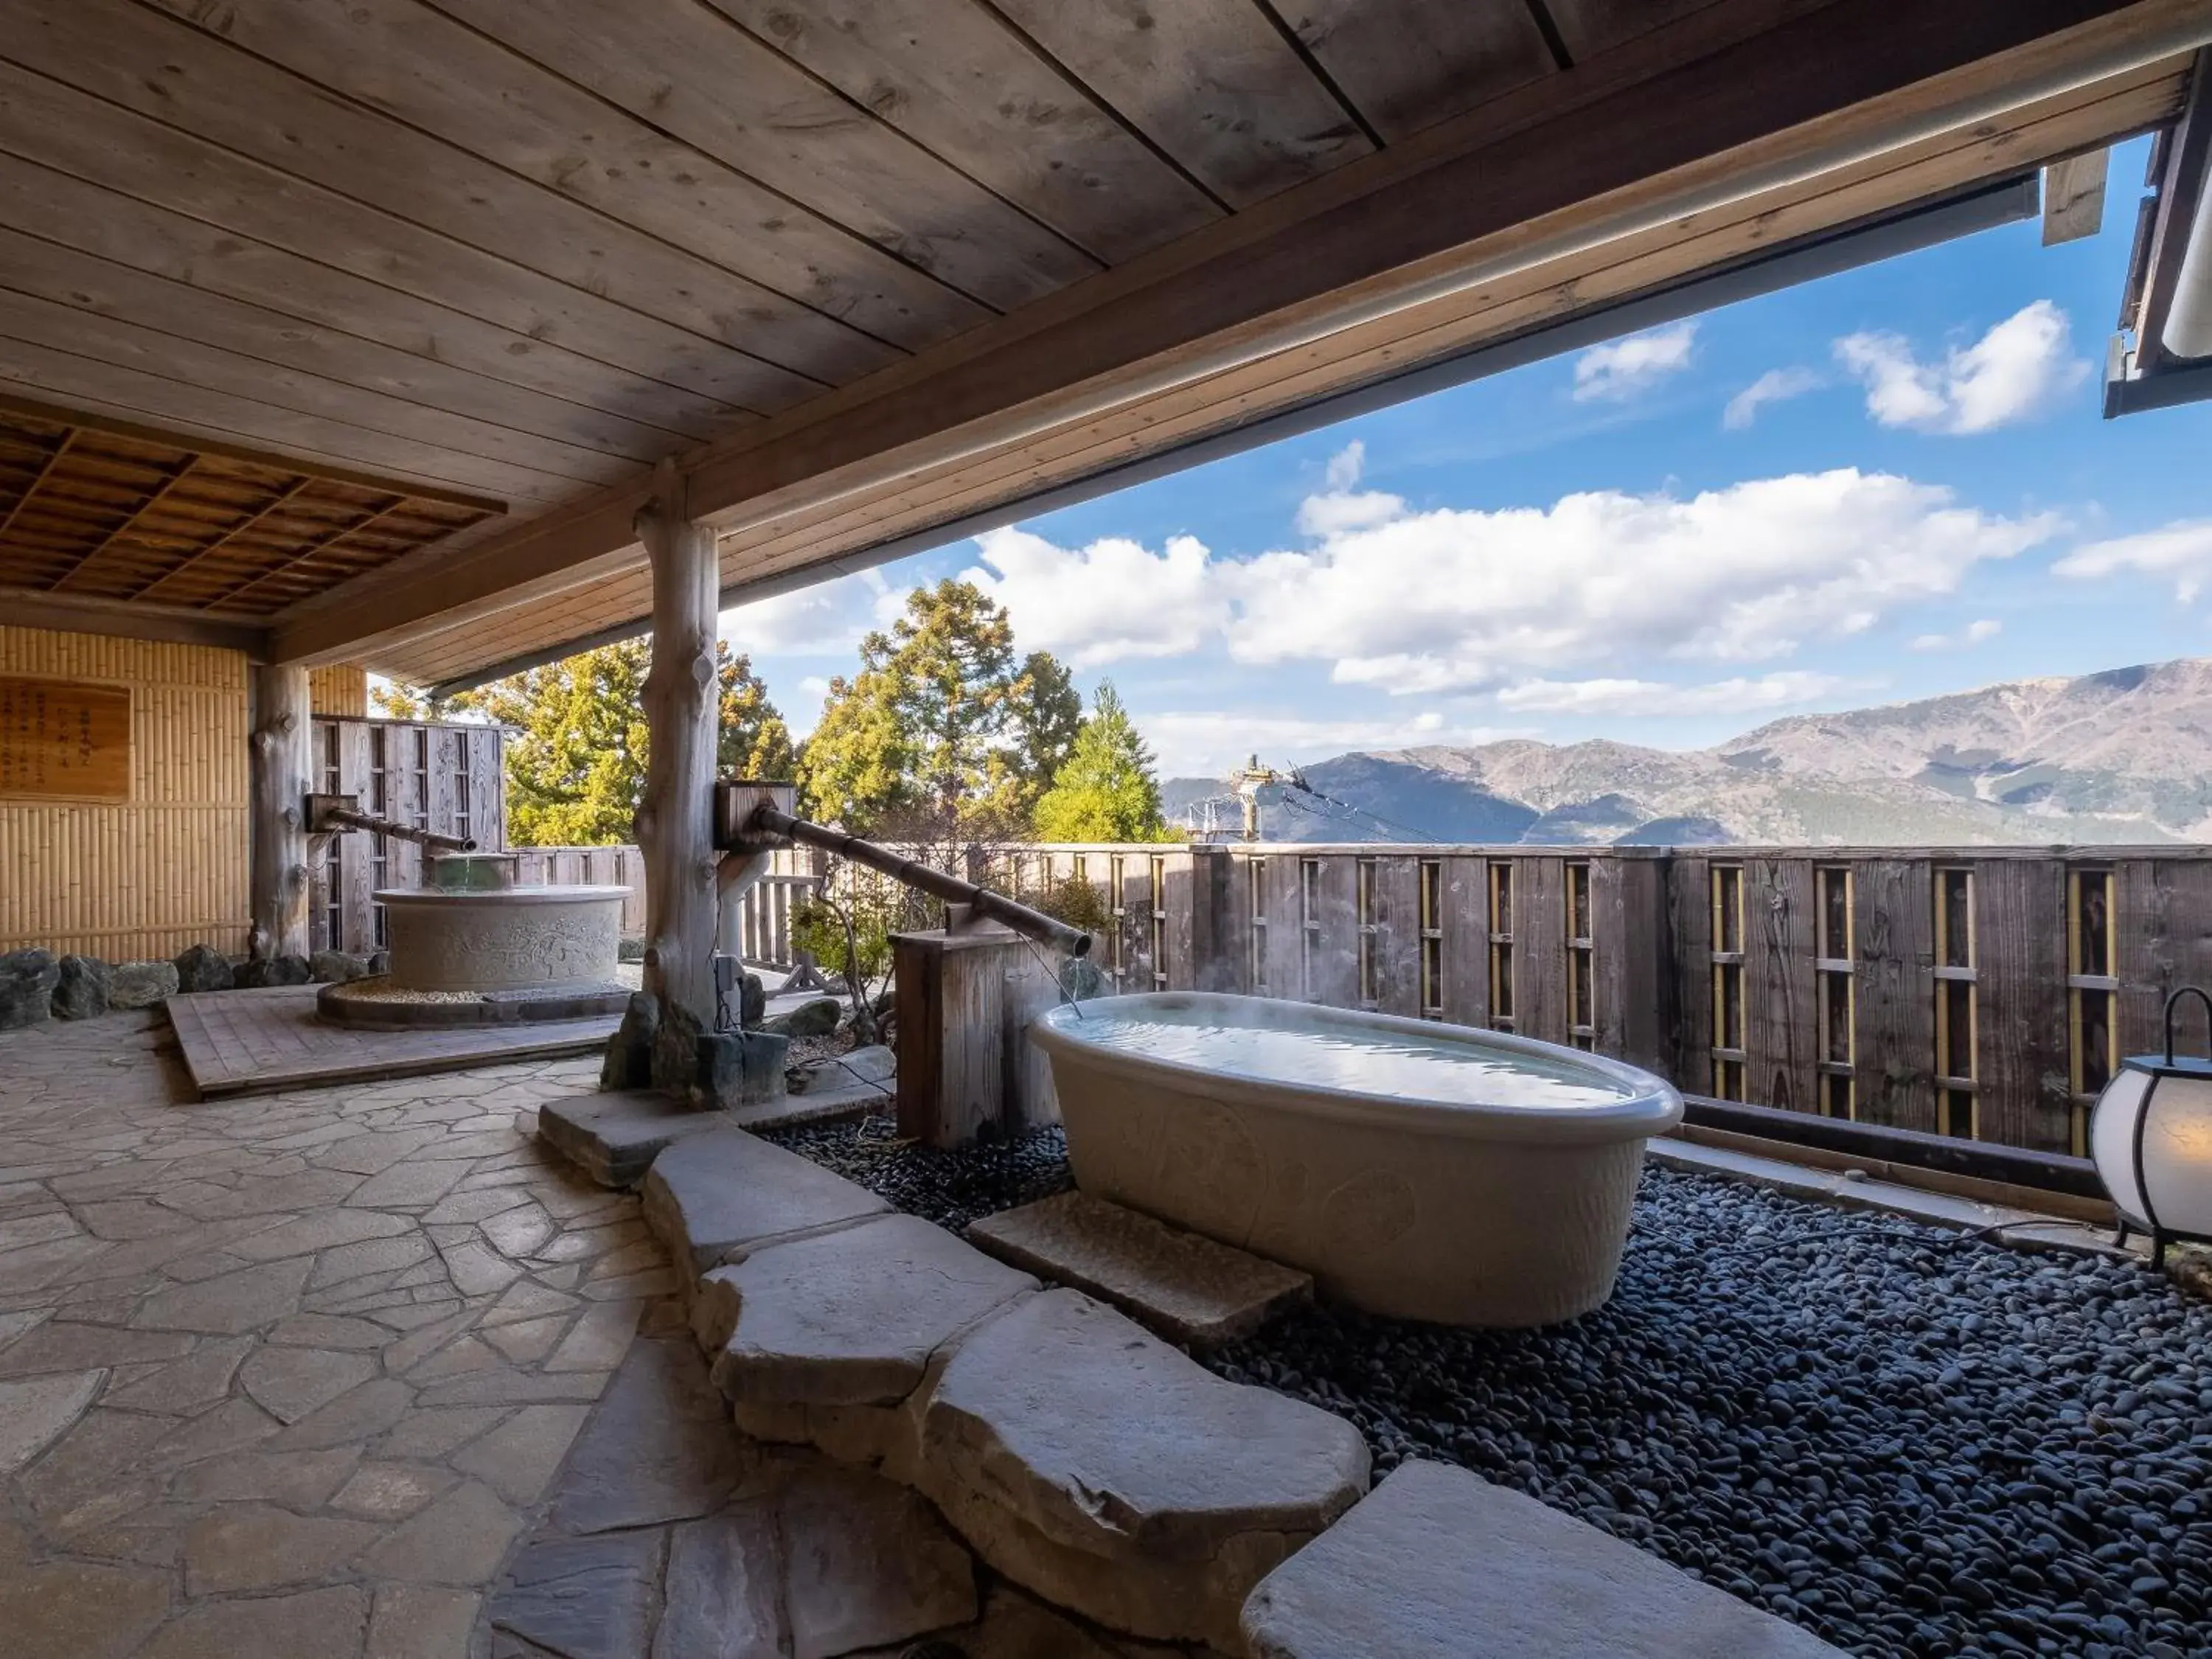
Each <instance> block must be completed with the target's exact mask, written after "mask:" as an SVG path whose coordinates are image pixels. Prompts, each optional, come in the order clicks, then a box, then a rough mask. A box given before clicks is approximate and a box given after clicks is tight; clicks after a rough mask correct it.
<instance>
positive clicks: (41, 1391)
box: [0, 1015, 673, 1659]
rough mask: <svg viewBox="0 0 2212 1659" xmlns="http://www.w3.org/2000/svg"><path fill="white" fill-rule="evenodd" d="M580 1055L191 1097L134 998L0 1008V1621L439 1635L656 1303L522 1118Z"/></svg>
mask: <svg viewBox="0 0 2212 1659" xmlns="http://www.w3.org/2000/svg"><path fill="white" fill-rule="evenodd" d="M595 1069H596V1061H593V1060H551V1061H541V1062H537V1063H529V1064H518V1065H508V1066H495V1067H489V1068H485V1069H482V1070H478V1071H474V1072H470V1073H458V1074H450V1075H447V1076H444V1077H430V1078H410V1079H403V1080H399V1081H395V1082H390V1083H382V1084H370V1085H344V1086H341V1087H335V1088H327V1089H318V1090H303V1091H294V1092H290V1093H285V1094H276V1095H264V1096H256V1097H249V1098H245V1099H237V1100H228V1101H220V1102H210V1103H191V1102H190V1101H189V1100H188V1098H187V1096H188V1093H189V1091H188V1090H187V1089H186V1087H185V1084H184V1079H183V1074H182V1070H181V1067H180V1066H179V1064H178V1062H177V1060H175V1058H174V1054H173V1038H172V1037H171V1036H170V1035H169V1033H168V1030H167V1025H166V1024H165V1023H164V1022H163V1021H162V1020H161V1017H160V1016H159V1015H146V1016H140V1015H116V1016H111V1017H108V1018H103V1019H99V1020H94V1021H89V1022H86V1023H84V1024H55V1025H49V1026H45V1027H41V1028H37V1029H34V1030H28V1031H21V1032H13V1033H9V1034H6V1035H4V1036H0V1482H4V1486H5V1498H4V1505H0V1632H6V1633H7V1635H6V1639H5V1641H4V1642H0V1646H5V1647H6V1649H7V1650H9V1651H10V1652H16V1653H22V1654H27V1655H29V1654H36V1655H39V1656H41V1659H126V1656H137V1659H261V1656H268V1659H280V1656H281V1659H461V1656H464V1655H465V1654H466V1652H467V1651H468V1649H469V1643H470V1637H471V1630H472V1629H473V1628H474V1627H475V1626H476V1625H477V1613H478V1605H479V1601H480V1599H481V1595H482V1592H483V1589H484V1587H485V1586H486V1585H487V1584H489V1583H490V1582H491V1581H492V1580H493V1579H494V1577H495V1575H496V1574H497V1572H498V1571H499V1569H500V1566H501V1561H502V1560H503V1559H505V1557H506V1556H507V1553H508V1550H509V1547H510V1546H511V1545H512V1544H513V1542H514V1541H516V1540H517V1539H518V1538H519V1537H520V1536H522V1535H523V1534H526V1532H527V1531H528V1530H529V1529H530V1528H532V1525H533V1523H534V1517H535V1515H536V1513H537V1511H538V1509H539V1508H540V1507H541V1506H542V1504H544V1501H545V1499H546V1498H547V1496H548V1493H547V1487H548V1485H549V1483H550V1481H551V1480H552V1478H553V1476H554V1474H555V1473H556V1470H557V1469H558V1468H559V1466H560V1464H561V1462H562V1457H563V1455H564V1454H565V1453H566V1452H567V1450H568V1447H569V1444H570V1443H571V1441H572V1440H573V1439H574V1437H575V1436H576V1434H577V1432H578V1431H579V1429H580V1427H581V1426H582V1425H583V1423H584V1420H585V1419H586V1415H587V1414H588V1413H589V1411H590V1407H591V1406H592V1402H593V1401H596V1400H597V1399H598V1398H599V1395H601V1393H602V1392H603V1391H604V1390H605V1388H606V1386H607V1382H608V1378H609V1377H610V1376H611V1374H612V1373H613V1371H614V1370H615V1368H616V1367H617V1364H619V1363H620V1362H621V1360H622V1358H623V1355H624V1353H625V1352H626V1351H627V1350H628V1349H629V1346H630V1343H631V1340H632V1338H633V1335H634V1334H635V1332H636V1330H637V1328H638V1327H639V1324H640V1322H641V1317H642V1318H644V1319H645V1320H646V1322H647V1324H648V1327H650V1326H651V1325H652V1324H653V1323H654V1322H662V1323H665V1322H666V1320H667V1318H668V1314H669V1310H670V1308H671V1305H672V1304H667V1303H665V1302H659V1301H658V1299H659V1298H662V1297H667V1296H668V1295H669V1293H670V1292H671V1290H672V1289H673V1285H672V1282H671V1279H670V1276H669V1273H668V1270H667V1268H666V1267H665V1263H664V1261H663V1258H662V1256H661V1254H660V1252H659V1247H658V1246H657V1245H655V1244H654V1243H653V1241H652V1240H651V1239H650V1238H648V1237H647V1235H646V1231H645V1229H644V1226H643V1225H642V1224H641V1221H640V1220H639V1219H638V1216H637V1206H636V1202H635V1200H634V1199H632V1198H630V1197H628V1196H626V1195H621V1194H607V1193H603V1192H601V1191H599V1190H598V1189H597V1188H592V1187H589V1186H587V1185H585V1184H583V1183H582V1182H580V1181H578V1180H577V1179H575V1178H574V1177H573V1176H570V1175H569V1174H568V1172H567V1171H566V1170H565V1168H563V1167H562V1166H560V1165H558V1164H556V1163H555V1162H554V1161H553V1160H552V1159H551V1158H550V1157H549V1156H548V1155H547V1154H545V1153H544V1152H541V1151H540V1150H539V1149H538V1145H537V1143H536V1141H535V1139H533V1138H527V1137H526V1136H525V1135H524V1134H523V1133H520V1131H519V1130H518V1128H517V1127H516V1123H515V1119H516V1115H517V1114H518V1113H519V1112H525V1111H528V1110H531V1109H534V1108H535V1107H536V1106H537V1104H538V1102H539V1101H540V1100H542V1099H544V1098H545V1097H549V1096H552V1095H556V1094H565V1093H574V1092H578V1091H581V1090H586V1089H588V1088H590V1087H591V1086H592V1079H593V1076H594V1074H595Z"/></svg>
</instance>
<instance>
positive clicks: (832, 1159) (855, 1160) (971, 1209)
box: [764, 1115, 1075, 1233]
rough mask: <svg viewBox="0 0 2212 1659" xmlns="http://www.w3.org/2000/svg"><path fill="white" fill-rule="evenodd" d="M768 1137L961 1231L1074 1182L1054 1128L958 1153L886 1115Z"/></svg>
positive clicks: (915, 1212)
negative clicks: (901, 1133)
mask: <svg viewBox="0 0 2212 1659" xmlns="http://www.w3.org/2000/svg"><path fill="white" fill-rule="evenodd" d="M764 1138H765V1139H769V1140H773V1141H775V1143H776V1144H777V1145H778V1146H787V1147H789V1148H790V1149H791V1150H792V1151H793V1152H799V1153H801V1154H803V1155H804V1156H805V1157H807V1158H812V1159H813V1160H814V1161H815V1162H816V1163H817V1164H823V1165H824V1166H825V1167H827V1168H829V1169H832V1170H836V1172H837V1173H838V1174H839V1175H841V1176H844V1177H845V1178H846V1179H847V1180H848V1181H857V1182H860V1185H861V1186H863V1187H866V1188H867V1189H868V1190H869V1191H870V1192H872V1193H875V1194H878V1195H879V1196H881V1197H883V1198H884V1199H886V1200H889V1201H890V1202H891V1203H892V1204H895V1205H896V1206H898V1207H899V1208H900V1209H902V1210H904V1211H905V1212H907V1213H908V1215H918V1216H921V1217H922V1218H924V1219H926V1220H929V1221H934V1222H935V1223H936V1224H937V1225H939V1226H940V1227H949V1228H951V1230H952V1231H954V1232H956V1233H957V1232H958V1231H960V1230H961V1229H962V1228H963V1227H965V1226H966V1225H968V1224H969V1222H971V1221H973V1220H975V1218H977V1217H978V1216H987V1215H990V1214H993V1213H994V1212H997V1211H1000V1210H1011V1209H1012V1208H1013V1207H1014V1206H1016V1205H1018V1204H1029V1203H1033V1202H1035V1201H1036V1200H1038V1199H1040V1198H1049V1197H1051V1196H1052V1194H1054V1193H1057V1192H1064V1191H1066V1189H1067V1188H1070V1187H1072V1186H1073V1185H1074V1184H1075V1182H1074V1180H1073V1177H1072V1176H1069V1174H1068V1172H1067V1138H1066V1136H1065V1135H1064V1134H1062V1133H1060V1128H1059V1127H1058V1126H1057V1125H1055V1126H1054V1127H1050V1128H1046V1129H1031V1130H1030V1131H1028V1132H1027V1133H1024V1134H1020V1135H1017V1136H1015V1137H1013V1138H1012V1139H1008V1140H998V1141H988V1142H984V1143H981V1144H979V1145H977V1146H969V1147H966V1148H964V1149H963V1150H962V1151H959V1152H940V1151H939V1150H938V1149H937V1148H935V1147H933V1146H918V1145H915V1144H912V1143H909V1142H907V1141H902V1140H901V1139H899V1138H898V1125H897V1123H896V1121H895V1120H893V1119H892V1118H890V1117H889V1116H886V1115H876V1116H872V1117H865V1118H862V1119H860V1121H858V1122H857V1123H854V1122H849V1121H848V1122H841V1123H819V1124H805V1125H802V1126H800V1127H797V1128H793V1129H779V1130H775V1131H773V1132H771V1133H769V1134H767V1135H766V1136H765V1137H764Z"/></svg>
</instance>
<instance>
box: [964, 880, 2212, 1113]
mask: <svg viewBox="0 0 2212 1659" xmlns="http://www.w3.org/2000/svg"><path fill="white" fill-rule="evenodd" d="M990 864H991V866H992V867H991V869H990V871H989V874H990V875H991V877H992V878H994V879H995V881H996V882H997V883H998V884H1001V885H1004V886H1006V887H1007V888H1008V889H1010V890H1013V891H1016V892H1022V891H1024V890H1027V891H1029V892H1031V893H1035V892H1036V891H1038V890H1042V888H1044V887H1046V886H1047V885H1048V884H1049V883H1051V882H1053V881H1054V880H1058V881H1066V880H1068V879H1071V878H1079V879H1081V880H1084V881H1086V882H1088V883H1089V884H1091V885H1092V886H1094V887H1095V888H1096V889H1097V890H1098V895H1099V898H1100V900H1101V901H1102V902H1103V904H1104V906H1105V908H1106V909H1107V911H1108V914H1109V918H1110V921H1109V928H1108V930H1107V937H1106V938H1105V939H1104V940H1103V948H1102V949H1101V951H1099V953H1098V958H1099V962H1100V965H1101V967H1102V968H1103V969H1105V970H1106V971H1107V973H1108V974H1109V976H1110V978H1111V979H1112V981H1114V983H1115V986H1116V987H1118V988H1120V989H1123V990H1140V989H1147V988H1153V987H1169V988H1178V989H1179V988H1189V987H1195V988H1200V989H1219V990H1228V991H1237V992H1245V993H1250V994H1267V995H1271V996H1280V997H1289V998H1295V999H1300V1000H1308V1001H1313V1002H1321V1003H1327V1004H1330V1005H1333V1006H1341V1007H1364V1008H1375V1009H1380V1010H1383V1011H1384V1012H1393V1013H1400V1014H1407V1015H1413V1016H1416V1017H1420V1018H1431V1019H1446V1020H1451V1021H1454V1022H1455V1023H1458V1024H1468V1025H1476V1026H1486V1027H1489V1028H1492V1029H1496V1030H1514V1031H1519V1032H1522V1033H1523V1034H1525V1035H1527V1036H1534V1037H1541V1038H1543V1039H1545V1040H1547V1041H1548V1042H1559V1043H1566V1044H1571V1045H1573V1046H1576V1047H1579V1048H1589V1049H1592V1050H1595V1052H1597V1053H1600V1054H1613V1055H1616V1056H1618V1057H1620V1058H1622V1059H1626V1060H1631V1061H1633V1062H1635V1063H1637V1064H1638V1065H1642V1066H1648V1067H1650V1069H1652V1070H1655V1071H1657V1072H1659V1073H1662V1075H1665V1076H1667V1077H1668V1078H1670V1079H1673V1080H1674V1082H1675V1083H1676V1085H1678V1086H1680V1088H1682V1089H1683V1090H1684V1091H1686V1092H1689V1093H1693V1094H1700V1095H1710V1096H1714V1097H1720V1098H1723V1099H1729V1100H1740V1101H1747V1102H1750V1103H1755V1104H1760V1105H1767V1106H1775V1107H1780V1108H1784V1109H1789V1110H1793V1111H1802V1112H1814V1113H1820V1114H1822V1115H1829V1116H1834V1117H1844V1118H1850V1119H1854V1120H1857V1121H1864V1122H1870V1123H1878V1124H1883V1125H1887V1126H1890V1127H1898V1128H1906V1129H1916V1130H1922V1131H1929V1132H1934V1133H1945V1134H1952V1135H1957V1136H1962V1137H1972V1138H1975V1139H1984V1140H1989V1141H1993V1142H1997V1143H2001V1144H2002V1145H2006V1146H2019V1147H2025V1148H2027V1149H2030V1150H2033V1151H2037V1152H2081V1150H2082V1148H2083V1137H2084V1134H2085V1132H2086V1127H2087V1112H2088V1108H2089V1106H2090V1105H2091V1104H2092V1103H2093V1102H2094V1100H2095V1098H2096V1096H2097V1093H2098V1091H2100V1089H2101V1088H2102V1087H2103V1085H2104V1082H2105V1079H2106V1077H2108V1076H2109V1075H2110V1073H2111V1072H2112V1068H2113V1067H2114V1066H2117V1065H2118V1062H2119V1058H2120V1056H2121V1055H2123V1054H2137V1053H2142V1052H2146V1051H2148V1050H2149V1049H2151V1048H2155V1047H2156V1046H2157V1045H2158V1042H2159V1016H2160V1006H2161V1004H2162V1002H2163V1000H2164V998H2165V996H2166V993H2167V992H2169V991H2170V990H2172V988H2173V987H2176V986H2178V985H2183V984H2193V983H2212V855H2208V854H2206V853H2205V852H2202V851H2197V850H2191V849H2173V848H2106V847H2098V848H2087V847H2085V848H1832V849H1830V848H1694V849H1681V850H1673V851H1669V850H1665V849H1657V848H1526V847H1510V848H1508V847H1498V848H1492V847H1459V846H1451V847H1445V846H1438V847H1405V846H1394V847H1389V848H1381V847H1376V846H1371V845H1370V846H1312V845H1277V844H1266V843H1261V844H1253V845H1241V844H1240V845H1235V846H1200V847H1157V846H1141V845H1137V846H1120V847H1084V848H1069V847H1052V848H1046V847H1030V848H1001V849H994V851H993V853H992V854H990ZM2190 1040H2191V1043H2192V1045H2194V1044H2195V1043H2197V1042H2200V1041H2201V1040H2202V1039H2201V1038H2200V1037H2199V1036H2198V1034H2197V1033H2196V1032H2194V1031H2193V1030H2192V1031H2191V1033H2190Z"/></svg>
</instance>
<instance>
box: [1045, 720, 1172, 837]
mask: <svg viewBox="0 0 2212 1659" xmlns="http://www.w3.org/2000/svg"><path fill="white" fill-rule="evenodd" d="M1036 835H1037V839H1038V840H1040V841H1062V842H1066V841H1074V842H1084V841H1172V840H1174V839H1175V836H1174V835H1173V833H1172V832H1171V831H1170V829H1168V827H1167V824H1166V823H1165V821H1164V820H1163V818H1162V817H1161V816H1160V785H1159V779H1158V776H1157V775H1156V774H1155V772H1154V770H1153V762H1152V750H1151V749H1150V748H1149V747H1148V746H1147V745H1146V742H1145V739H1144V738H1143V736H1142V734H1140V733H1139V732H1138V730H1137V727H1136V724H1135V722H1134V721H1133V720H1130V718H1129V711H1128V710H1127V708H1123V707H1122V706H1121V697H1120V696H1118V695H1117V694H1116V693H1115V690H1114V687H1113V684H1112V683H1111V682H1109V681H1105V680H1101V681H1100V682H1099V683H1098V692H1097V696H1095V697H1094V698H1093V699H1092V700H1091V715H1090V718H1088V719H1087V720H1085V721H1084V722H1083V725H1082V726H1081V727H1080V728H1079V730H1078V731H1077V732H1076V734H1075V743H1074V746H1073V748H1072V749H1071V750H1069V752H1068V757H1067V760H1066V763H1065V764H1063V765H1062V766H1061V767H1060V774H1059V776H1058V777H1057V778H1056V779H1055V780H1054V783H1053V786H1052V787H1051V788H1050V789H1048V790H1047V791H1046V792H1045V793H1044V795H1043V797H1042V799H1039V800H1038V802H1037V805H1036Z"/></svg>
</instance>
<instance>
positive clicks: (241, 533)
mask: <svg viewBox="0 0 2212 1659" xmlns="http://www.w3.org/2000/svg"><path fill="white" fill-rule="evenodd" d="M313 483H314V480H313V478H296V479H295V480H293V482H292V483H290V484H289V485H287V486H286V487H285V488H284V489H283V490H282V491H281V492H279V493H278V494H277V495H276V497H275V498H274V499H273V500H271V501H270V502H269V504H268V505H267V506H266V507H262V508H260V509H259V510H258V512H255V513H252V514H250V515H248V516H247V517H246V519H244V520H241V521H240V523H239V524H238V525H236V526H234V528H232V529H229V530H227V531H225V532H223V533H222V535H220V536H218V537H217V538H216V539H215V540H213V541H211V542H210V543H209V544H207V545H206V546H205V547H203V548H201V549H200V550H198V551H197V552H196V553H194V554H193V555H192V556H191V557H190V558H188V559H186V560H185V561H184V562H183V563H181V564H179V565H178V566H177V568H175V569H173V570H170V571H166V572H164V573H163V574H161V576H159V577H157V578H156V579H155V580H152V581H150V582H148V583H147V584H146V585H145V586H143V587H141V588H139V589H138V590H137V592H135V593H133V594H131V598H132V599H150V598H151V597H152V596H153V594H154V592H155V590H156V589H157V588H161V587H166V586H168V584H169V583H171V582H173V581H174V580H176V579H177V578H178V577H179V576H181V575H183V574H185V572H186V571H188V570H194V569H197V568H199V567H200V566H202V565H204V564H205V563H206V562H207V561H208V560H209V559H210V557H212V556H214V555H216V554H217V553H221V552H222V551H224V550H226V549H228V548H232V547H235V546H237V545H238V544H239V542H240V538H242V537H245V536H246V535H248V534H249V533H251V532H253V531H254V530H257V529H258V528H259V527H260V526H263V525H264V524H266V523H267V522H268V521H269V520H270V516H271V515H273V514H275V513H277V512H278V511H280V510H281V509H282V508H283V507H284V506H285V505H286V504H287V503H288V502H289V501H292V500H293V499H294V498H295V497H296V496H297V495H299V494H300V493H301V491H302V490H305V489H308V488H310V487H311V486H312V485H313Z"/></svg>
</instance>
